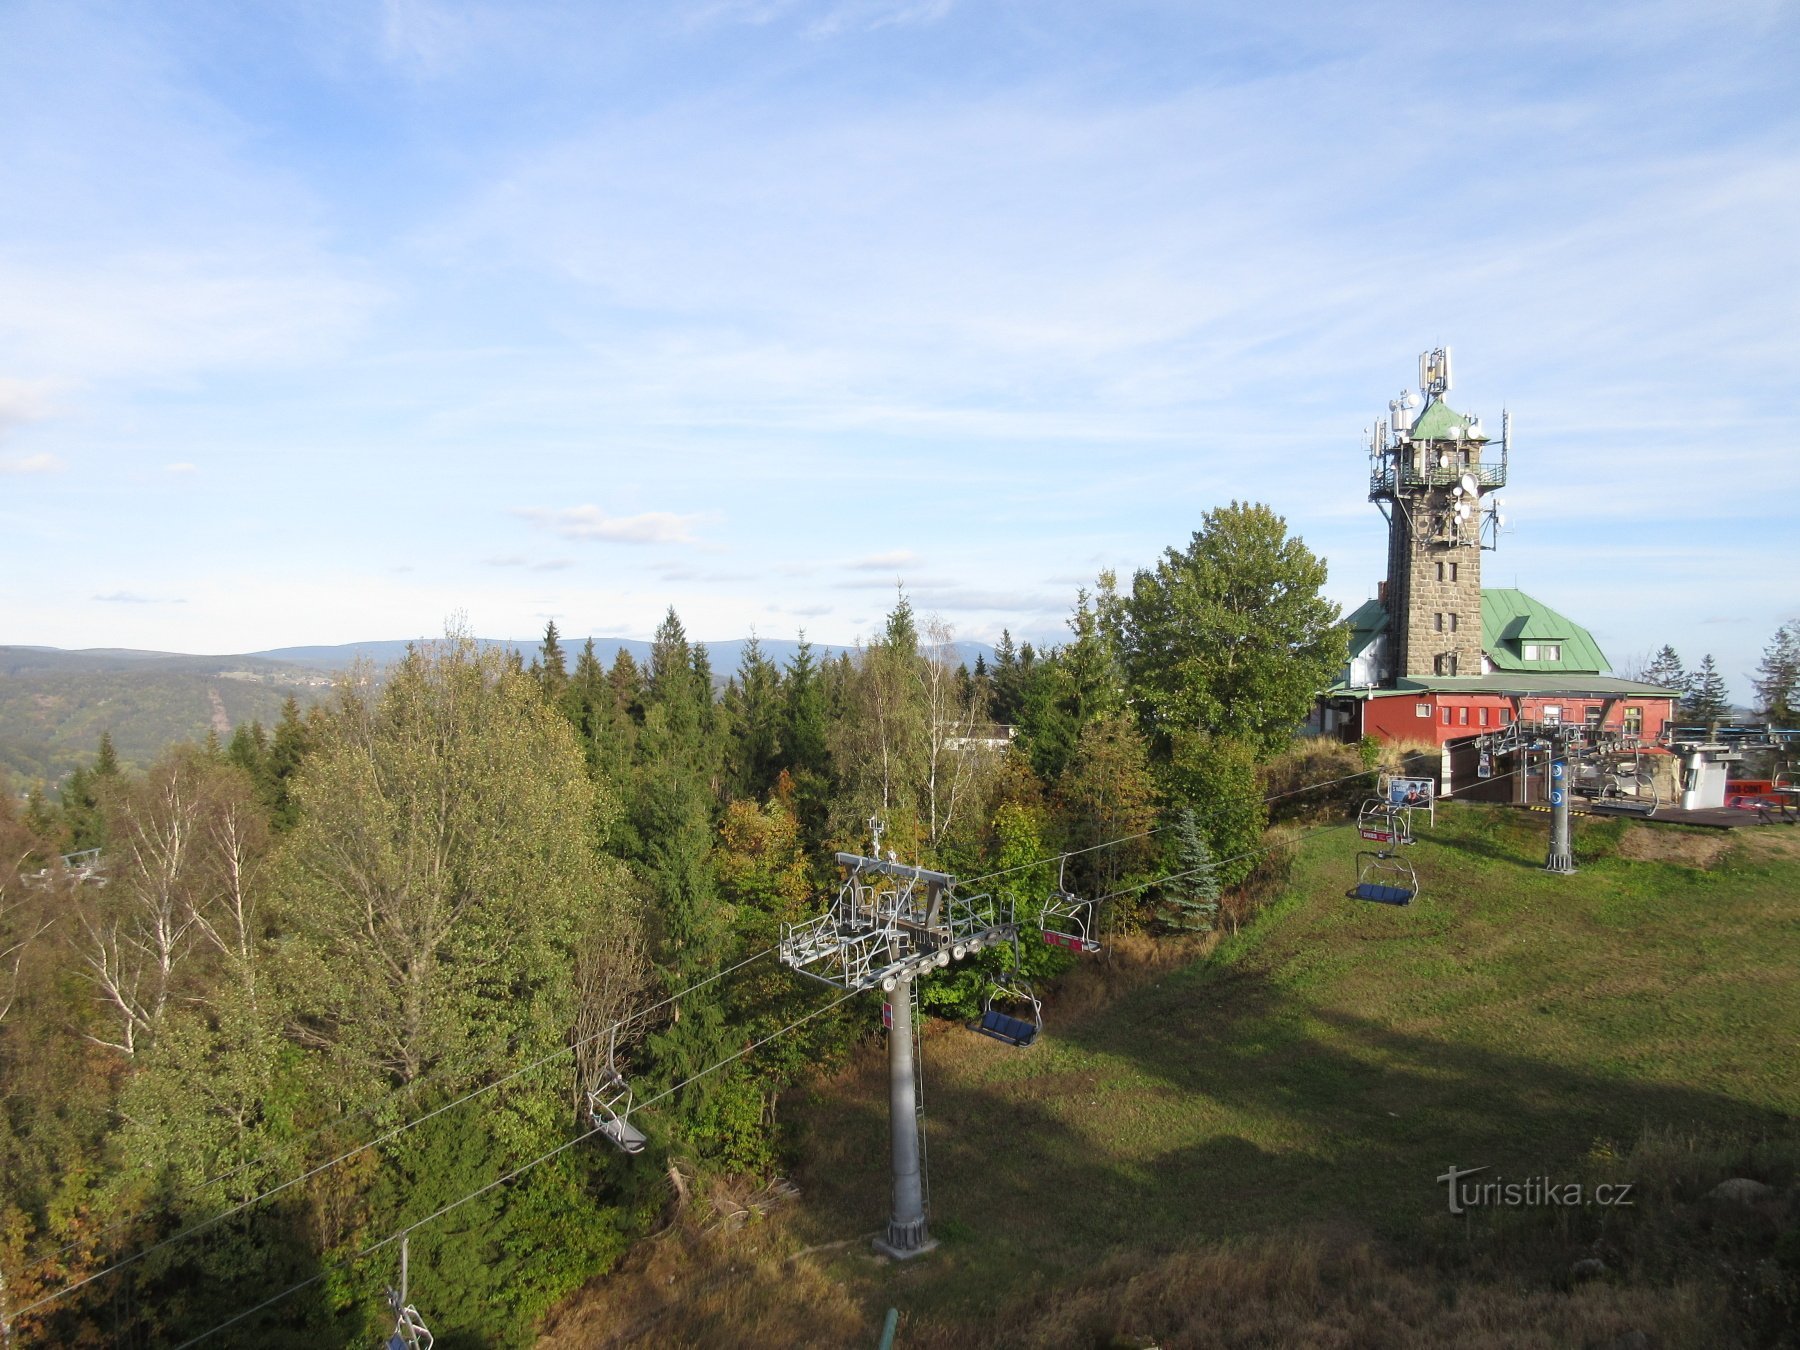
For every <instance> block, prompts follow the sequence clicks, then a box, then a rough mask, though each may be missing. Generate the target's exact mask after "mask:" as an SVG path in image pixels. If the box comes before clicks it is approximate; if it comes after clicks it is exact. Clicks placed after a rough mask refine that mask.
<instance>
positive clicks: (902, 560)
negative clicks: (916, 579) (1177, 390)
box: [844, 548, 919, 572]
mask: <svg viewBox="0 0 1800 1350" xmlns="http://www.w3.org/2000/svg"><path fill="white" fill-rule="evenodd" d="M918 561H919V555H918V554H916V553H914V552H913V551H912V550H911V549H909V548H900V549H895V550H894V551H893V552H892V553H871V554H870V555H869V556H867V557H866V558H852V559H851V560H850V561H849V562H847V563H845V564H844V566H845V567H848V568H850V569H851V570H852V571H856V572H892V571H894V570H895V569H896V568H902V569H903V568H907V567H911V566H913V565H914V564H915V563H917V562H918Z"/></svg>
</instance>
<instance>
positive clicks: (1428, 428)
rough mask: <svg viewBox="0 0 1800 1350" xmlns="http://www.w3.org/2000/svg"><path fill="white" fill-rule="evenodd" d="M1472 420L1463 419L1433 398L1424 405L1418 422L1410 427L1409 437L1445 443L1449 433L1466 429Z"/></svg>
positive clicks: (1450, 408) (1440, 401)
mask: <svg viewBox="0 0 1800 1350" xmlns="http://www.w3.org/2000/svg"><path fill="white" fill-rule="evenodd" d="M1473 420H1474V419H1473V418H1470V417H1464V416H1463V415H1462V414H1461V413H1459V412H1458V411H1456V409H1455V408H1452V407H1451V406H1450V405H1449V404H1448V403H1446V402H1444V400H1443V399H1441V398H1434V399H1432V400H1431V402H1429V403H1427V404H1426V405H1425V410H1424V411H1423V412H1421V413H1420V414H1419V420H1418V421H1416V422H1414V423H1413V425H1412V431H1411V433H1410V434H1411V436H1412V438H1413V439H1414V440H1415V441H1447V440H1449V439H1450V432H1451V431H1452V430H1453V429H1455V428H1457V427H1463V428H1467V427H1468V425H1469V423H1470V422H1472V421H1473Z"/></svg>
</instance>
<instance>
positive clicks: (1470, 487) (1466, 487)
mask: <svg viewBox="0 0 1800 1350" xmlns="http://www.w3.org/2000/svg"><path fill="white" fill-rule="evenodd" d="M1462 490H1463V491H1464V492H1466V493H1468V494H1469V495H1470V496H1473V495H1474V493H1475V475H1474V474H1472V473H1465V474H1464V475H1463V476H1462Z"/></svg>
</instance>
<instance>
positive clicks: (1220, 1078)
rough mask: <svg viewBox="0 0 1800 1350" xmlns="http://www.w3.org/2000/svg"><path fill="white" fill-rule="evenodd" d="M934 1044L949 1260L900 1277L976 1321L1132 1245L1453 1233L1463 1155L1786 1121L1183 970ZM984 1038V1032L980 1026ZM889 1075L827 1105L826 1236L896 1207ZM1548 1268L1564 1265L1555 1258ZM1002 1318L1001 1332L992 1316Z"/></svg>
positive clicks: (1555, 1159) (1229, 975)
mask: <svg viewBox="0 0 1800 1350" xmlns="http://www.w3.org/2000/svg"><path fill="white" fill-rule="evenodd" d="M958 1035H961V1033H959V1032H955V1031H946V1032H943V1033H940V1034H936V1035H932V1036H929V1037H928V1038H927V1041H926V1048H925V1063H926V1077H927V1087H926V1095H927V1102H928V1114H929V1119H930V1126H929V1133H928V1138H929V1151H930V1170H931V1183H932V1209H933V1221H934V1224H935V1225H936V1228H937V1231H938V1232H939V1235H940V1236H941V1237H944V1238H946V1241H945V1243H944V1246H943V1248H942V1249H940V1252H939V1253H938V1255H937V1256H935V1257H933V1258H932V1259H931V1261H929V1262H927V1263H921V1264H919V1265H917V1266H901V1267H895V1268H893V1269H892V1270H890V1271H888V1272H886V1273H885V1274H884V1275H882V1276H881V1277H880V1278H879V1281H878V1282H879V1283H880V1284H881V1285H882V1287H883V1288H884V1289H885V1290H886V1293H885V1294H884V1296H887V1295H889V1294H893V1293H895V1292H896V1291H909V1293H910V1296H911V1297H914V1298H916V1299H922V1300H924V1301H926V1302H928V1303H930V1304H932V1305H935V1306H937V1307H938V1308H940V1309H941V1310H942V1311H944V1312H946V1313H953V1314H954V1315H957V1316H960V1317H968V1318H974V1319H980V1318H982V1317H984V1316H988V1315H990V1314H991V1311H992V1309H993V1308H995V1307H996V1306H998V1300H1000V1299H1001V1296H1002V1295H1005V1296H1018V1295H1024V1294H1029V1293H1030V1291H1031V1290H1033V1289H1035V1288H1040V1287H1041V1288H1046V1289H1047V1288H1050V1287H1052V1286H1054V1285H1055V1284H1057V1282H1058V1281H1059V1280H1062V1279H1065V1278H1068V1277H1069V1276H1071V1275H1074V1274H1079V1273H1082V1272H1084V1271H1086V1270H1087V1269H1089V1268H1091V1267H1092V1266H1094V1265H1095V1264H1096V1263H1098V1262H1100V1261H1103V1260H1105V1259H1106V1258H1108V1257H1109V1256H1112V1255H1114V1254H1117V1253H1119V1252H1122V1251H1126V1250H1134V1251H1138V1252H1161V1251H1169V1250H1173V1249H1174V1248H1176V1247H1178V1246H1181V1245H1185V1244H1189V1243H1193V1242H1207V1241H1216V1240H1220V1239H1231V1238H1242V1237H1248V1236H1252V1235H1256V1234H1264V1233H1272V1232H1279V1231H1285V1230H1291V1229H1293V1228H1296V1227H1303V1228H1315V1229H1316V1228H1319V1227H1321V1226H1323V1227H1325V1228H1332V1227H1338V1228H1341V1229H1343V1230H1345V1231H1349V1232H1354V1233H1358V1234H1371V1235H1374V1236H1376V1237H1379V1238H1381V1239H1384V1240H1386V1241H1388V1242H1390V1243H1392V1244H1394V1245H1395V1246H1396V1247H1398V1248H1405V1247H1406V1246H1408V1245H1409V1239H1412V1238H1413V1237H1415V1236H1416V1235H1417V1234H1419V1233H1420V1232H1421V1231H1422V1230H1423V1229H1425V1228H1426V1227H1428V1226H1437V1227H1441V1226H1442V1222H1443V1219H1442V1216H1444V1215H1445V1214H1446V1212H1447V1196H1446V1187H1445V1186H1444V1185H1443V1184H1442V1183H1440V1182H1439V1181H1438V1180H1437V1178H1438V1176H1439V1175H1440V1174H1441V1173H1443V1172H1444V1170H1445V1169H1446V1168H1447V1167H1449V1166H1451V1165H1454V1166H1456V1167H1458V1168H1471V1167H1486V1168H1488V1169H1490V1172H1489V1175H1500V1176H1504V1177H1507V1178H1511V1179H1524V1178H1526V1177H1539V1176H1548V1177H1550V1178H1551V1179H1553V1180H1559V1181H1572V1180H1578V1179H1580V1178H1581V1177H1582V1176H1583V1175H1584V1172H1585V1165H1586V1163H1587V1160H1588V1159H1589V1156H1590V1153H1591V1152H1592V1150H1593V1149H1594V1146H1595V1142H1596V1141H1597V1140H1612V1141H1619V1142H1622V1143H1628V1142H1629V1141H1631V1140H1634V1139H1636V1138H1638V1137H1639V1136H1640V1135H1641V1134H1642V1133H1644V1132H1645V1131H1646V1130H1658V1129H1661V1130H1674V1131H1688V1130H1707V1131H1720V1130H1730V1131H1741V1132H1748V1133H1752V1134H1755V1133H1759V1132H1768V1131H1776V1130H1779V1129H1782V1128H1783V1127H1784V1126H1791V1119H1792V1118H1791V1117H1789V1116H1786V1115H1784V1114H1782V1113H1780V1112H1777V1111H1772V1110H1769V1109H1766V1108H1760V1107H1756V1106H1752V1105H1748V1104H1746V1103H1743V1102H1740V1101H1737V1100H1734V1099H1732V1098H1730V1097H1728V1096H1724V1095H1720V1094H1717V1093H1713V1092H1708V1091H1703V1090H1697V1089H1692V1088H1686V1087H1679V1086H1670V1085H1665V1084H1656V1083H1646V1082H1632V1081H1622V1080H1620V1079H1617V1078H1611V1077H1607V1076H1604V1075H1601V1074H1598V1073H1594V1072H1589V1071H1586V1070H1583V1069H1581V1068H1577V1067H1572V1066H1570V1065H1568V1064H1562V1063H1557V1062H1554V1061H1553V1060H1551V1059H1547V1058H1544V1057H1542V1056H1534V1055H1528V1054H1509V1053H1505V1052H1501V1051H1496V1050H1493V1049H1489V1048H1483V1047H1479V1046H1472V1045H1468V1044H1462V1043H1456V1042H1450V1041H1445V1040H1441V1039H1435V1038H1432V1037H1428V1036H1419V1035H1412V1034H1407V1033H1404V1032H1401V1031H1397V1030H1395V1029H1393V1028H1391V1027H1387V1026H1383V1025H1381V1024H1380V1023H1379V1022H1377V1021H1375V1020H1373V1019H1371V1018H1369V1017H1365V1016H1359V1015H1356V1014H1353V1013H1348V1012H1344V1011H1342V1010H1335V1009H1325V1008H1320V1007H1317V1006H1314V1005H1311V1004H1307V1003H1304V1002H1303V1001H1300V1000H1297V999H1295V998H1293V997H1292V996H1290V995H1288V994H1286V993H1284V992H1283V991H1282V990H1281V989H1279V988H1278V987H1277V986H1276V985H1275V984H1274V983H1273V982H1272V981H1270V980H1268V979H1267V978H1265V977H1263V976H1261V975H1259V974H1257V973H1255V972H1247V971H1245V970H1243V969H1241V968H1236V967H1220V966H1201V967H1196V968H1190V970H1188V971H1186V972H1183V973H1182V974H1180V975H1177V976H1175V977H1173V978H1170V979H1166V980H1164V981H1162V982H1161V984H1159V985H1158V986H1155V987H1152V988H1146V989H1143V990H1140V991H1138V992H1137V993H1136V994H1135V995H1133V996H1131V997H1129V998H1127V999H1125V1000H1123V1001H1122V1002H1120V1003H1119V1004H1116V1005H1114V1006H1113V1007H1112V1008H1110V1009H1108V1010H1106V1011H1105V1012H1103V1013H1102V1014H1100V1015H1098V1016H1095V1017H1093V1018H1091V1019H1088V1020H1086V1021H1084V1022H1080V1023H1077V1024H1075V1025H1072V1026H1069V1027H1065V1028H1057V1027H1055V1026H1054V1024H1053V1026H1052V1028H1051V1029H1049V1030H1047V1031H1046V1034H1045V1037H1044V1039H1043V1040H1041V1041H1040V1043H1039V1045H1038V1046H1036V1047H1034V1048H1033V1049H1031V1050H1027V1051H1015V1050H1009V1049H1007V1048H1006V1047H1002V1046H998V1045H994V1044H993V1043H991V1042H982V1043H980V1044H958V1043H957V1042H956V1041H955V1040H953V1039H952V1037H955V1036H958ZM970 1039H971V1040H972V1039H973V1038H970ZM883 1067H884V1066H883V1065H882V1064H881V1063H880V1062H879V1060H878V1059H877V1058H876V1057H875V1056H874V1055H871V1056H870V1058H869V1060H868V1061H866V1062H864V1063H863V1064H861V1065H860V1066H859V1068H858V1069H857V1070H856V1071H855V1072H854V1073H853V1074H852V1075H850V1076H849V1078H848V1080H847V1081H845V1082H844V1083H842V1084H840V1086H839V1089H838V1091H837V1092H835V1093H834V1094H833V1097H834V1099H835V1100H834V1102H833V1103H832V1104H830V1105H828V1106H827V1107H826V1108H825V1109H824V1110H822V1111H818V1112H814V1113H812V1114H813V1119H812V1120H811V1121H810V1122H809V1123H810V1124H811V1125H812V1126H813V1129H812V1130H809V1132H808V1136H807V1143H808V1151H809V1157H808V1160H807V1162H806V1163H805V1164H804V1165H803V1166H802V1167H801V1168H800V1170H799V1173H798V1176H799V1180H800V1184H801V1187H802V1190H803V1192H804V1193H806V1194H807V1195H808V1197H809V1204H808V1206H807V1211H808V1222H810V1223H812V1224H814V1225H816V1236H815V1237H813V1238H811V1239H809V1240H815V1241H825V1240H829V1238H831V1237H838V1236H841V1235H842V1234H843V1233H844V1232H848V1231H854V1230H855V1228H856V1226H858V1225H860V1226H861V1227H863V1228H865V1229H866V1228H872V1227H875V1226H876V1225H878V1224H879V1223H880V1222H881V1221H882V1220H883V1218H884V1217H885V1215H886V1212H887V1202H888V1172H887V1157H888V1154H887V1119H886V1111H885V1102H886V1096H885V1092H884V1091H883V1087H884V1075H883ZM1544 1262H1545V1266H1544V1272H1545V1274H1546V1275H1547V1276H1548V1275H1549V1274H1550V1272H1552V1271H1553V1270H1557V1269H1566V1266H1567V1260H1566V1256H1565V1255H1561V1254H1558V1253H1554V1252H1548V1251H1547V1252H1546V1253H1545V1255H1544ZM996 1330H997V1329H996Z"/></svg>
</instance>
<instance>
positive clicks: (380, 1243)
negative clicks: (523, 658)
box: [18, 990, 864, 1350]
mask: <svg viewBox="0 0 1800 1350" xmlns="http://www.w3.org/2000/svg"><path fill="white" fill-rule="evenodd" d="M862 992H864V991H862V990H852V991H851V992H849V993H847V994H845V995H844V996H843V997H842V998H837V999H833V1000H832V1001H831V1002H830V1003H826V1004H823V1005H821V1006H820V1007H817V1008H814V1009H813V1010H812V1011H811V1012H809V1013H807V1014H806V1015H805V1016H804V1017H798V1018H796V1019H795V1020H793V1021H792V1022H789V1023H788V1024H787V1025H786V1026H784V1027H782V1028H781V1029H780V1030H778V1031H772V1032H770V1033H769V1034H768V1035H767V1036H764V1037H763V1038H762V1039H761V1040H759V1041H755V1042H753V1043H752V1044H750V1045H747V1046H745V1047H744V1048H743V1049H742V1050H739V1051H736V1052H735V1053H733V1054H730V1055H727V1056H726V1057H725V1058H724V1059H721V1060H719V1061H718V1062H717V1063H715V1064H709V1065H707V1067H706V1068H704V1069H701V1070H700V1071H699V1072H697V1073H693V1074H690V1075H688V1077H686V1078H684V1079H682V1080H681V1081H680V1082H679V1083H676V1084H674V1085H672V1086H671V1087H668V1088H665V1089H664V1090H663V1091H661V1092H659V1093H657V1094H656V1096H654V1097H651V1098H648V1099H647V1100H645V1101H644V1102H642V1103H640V1104H639V1106H638V1107H637V1108H635V1109H638V1110H641V1109H643V1107H645V1106H649V1105H651V1104H652V1103H655V1102H660V1101H662V1100H663V1099H664V1098H665V1097H669V1096H671V1095H673V1094H674V1093H677V1092H679V1091H681V1089H682V1088H684V1087H687V1086H688V1085H689V1084H690V1083H695V1082H698V1081H699V1080H700V1079H702V1078H704V1077H706V1076H707V1075H708V1074H710V1073H712V1072H714V1071H715V1070H718V1069H722V1068H724V1067H725V1066H726V1065H727V1064H730V1063H732V1062H733V1061H734V1060H739V1059H742V1058H743V1057H744V1056H745V1055H748V1054H750V1053H751V1052H752V1051H755V1050H758V1049H761V1048H762V1047H763V1046H765V1045H767V1044H768V1043H769V1042H770V1041H772V1040H775V1039H776V1038H778V1037H781V1036H785V1035H786V1034H787V1033H788V1032H790V1031H794V1030H796V1029H797V1028H799V1027H802V1026H804V1025H805V1024H806V1023H808V1022H810V1021H812V1019H813V1018H815V1017H818V1016H820V1015H821V1014H824V1013H828V1012H830V1011H831V1010H832V1009H833V1008H835V1007H837V1006H838V1005H839V1004H842V1003H845V1002H847V1001H848V1000H850V999H852V998H855V997H856V995H857V994H859V993H862ZM599 1133H600V1127H599V1126H595V1127H594V1128H593V1129H591V1130H584V1131H583V1132H582V1133H580V1134H578V1135H576V1136H575V1137H574V1138H572V1139H566V1140H564V1141H563V1142H562V1143H560V1144H558V1145H557V1146H556V1147H555V1148H553V1149H551V1150H549V1151H548V1152H546V1153H540V1154H539V1155H538V1156H537V1157H535V1158H533V1159H532V1160H531V1161H530V1162H525V1163H521V1164H519V1166H517V1167H515V1168H513V1169H512V1171H510V1172H507V1173H506V1174H505V1175H504V1176H499V1177H495V1178H494V1179H493V1180H492V1181H490V1182H487V1183H485V1184H484V1185H481V1186H478V1187H476V1188H475V1189H474V1190H472V1191H470V1192H468V1193H467V1194H466V1195H462V1196H458V1197H457V1198H456V1199H455V1200H452V1201H450V1202H449V1203H448V1204H445V1205H441V1206H439V1207H438V1208H437V1209H435V1210H433V1211H432V1212H431V1213H430V1214H427V1215H426V1216H425V1217H424V1218H422V1219H415V1220H413V1221H412V1222H411V1223H409V1224H407V1225H406V1226H405V1227H403V1228H400V1229H397V1230H395V1231H394V1232H392V1233H389V1234H388V1235H387V1236H386V1237H384V1238H379V1239H377V1240H376V1241H374V1242H371V1243H370V1244H369V1245H368V1246H366V1247H364V1248H362V1249H361V1250H360V1251H356V1252H352V1253H351V1254H350V1255H349V1256H345V1257H341V1258H339V1259H338V1260H337V1261H335V1262H333V1263H332V1264H331V1265H329V1266H326V1267H324V1268H323V1269H322V1270H319V1271H318V1272H316V1273H315V1274H313V1275H310V1276H308V1277H307V1278H306V1279H304V1280H301V1281H300V1282H299V1283H297V1284H291V1285H289V1286H288V1287H287V1288H286V1289H283V1290H282V1291H281V1292H280V1293H279V1294H275V1295H272V1296H271V1297H269V1298H266V1299H264V1300H263V1301H262V1302H261V1303H258V1304H257V1305H256V1306H255V1307H252V1308H246V1309H245V1310H244V1311H243V1312H240V1313H237V1314H236V1315H234V1316H233V1317H231V1318H230V1319H229V1320H227V1321H224V1322H220V1323H219V1324H218V1325H217V1326H215V1327H212V1328H210V1329H209V1330H206V1331H203V1332H201V1333H200V1334H199V1335H198V1336H195V1337H193V1338H192V1339H190V1340H186V1341H183V1342H182V1343H181V1344H180V1346H178V1347H177V1350H188V1347H189V1346H194V1345H198V1344H200V1342H202V1341H204V1340H207V1339H209V1338H210V1337H212V1336H216V1335H218V1333H219V1332H221V1331H224V1330H225V1329H226V1328H228V1327H232V1326H235V1325H237V1324H238V1323H239V1322H241V1321H243V1320H244V1319H245V1318H246V1317H251V1316H254V1315H255V1314H257V1313H259V1312H261V1311H262V1310H263V1309H265V1308H268V1307H271V1306H273V1305H274V1304H276V1303H279V1302H280V1301H281V1300H282V1299H284V1298H286V1297H288V1295H290V1294H297V1293H299V1292H300V1291H301V1290H302V1289H305V1288H306V1287H307V1286H309V1285H313V1284H317V1283H318V1282H319V1281H320V1280H322V1279H324V1278H325V1277H326V1276H327V1275H330V1274H333V1273H335V1272H336V1271H339V1270H342V1269H344V1268H345V1267H346V1266H349V1265H351V1264H352V1263H354V1262H356V1261H360V1260H362V1259H363V1258H364V1257H366V1256H372V1255H374V1254H375V1253H376V1252H378V1251H380V1250H381V1249H382V1248H383V1247H387V1246H391V1245H392V1244H393V1243H396V1242H398V1241H400V1240H401V1239H402V1238H404V1237H406V1236H407V1235H408V1234H410V1233H412V1232H414V1231H416V1230H417V1229H420V1228H423V1227H424V1226H425V1225H426V1224H428V1223H432V1222H435V1221H436V1220H438V1219H441V1218H443V1217H444V1215H446V1214H448V1213H450V1212H451V1211H452V1210H454V1209H460V1208H461V1207H462V1206H463V1205H466V1204H468V1203H469V1201H471V1200H476V1199H479V1198H480V1197H481V1196H484V1195H486V1194H487V1193H488V1192H489V1191H491V1190H494V1189H495V1188H496V1187H499V1186H504V1185H506V1184H507V1183H508V1182H510V1181H514V1180H516V1179H517V1178H519V1177H521V1176H523V1175H525V1173H527V1172H529V1171H530V1170H531V1169H532V1168H534V1167H537V1166H539V1165H540V1164H542V1163H547V1162H549V1161H550V1160H551V1159H552V1158H554V1157H557V1156H558V1155H559V1154H562V1153H566V1152H567V1151H568V1150H569V1149H571V1148H574V1147H575V1145H577V1144H579V1143H582V1142H584V1141H585V1140H588V1139H592V1138H593V1137H594V1136H595V1135H597V1134H599ZM34 1306H35V1305H34ZM18 1311H19V1312H26V1311H29V1309H24V1308H22V1309H19V1310H18Z"/></svg>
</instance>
